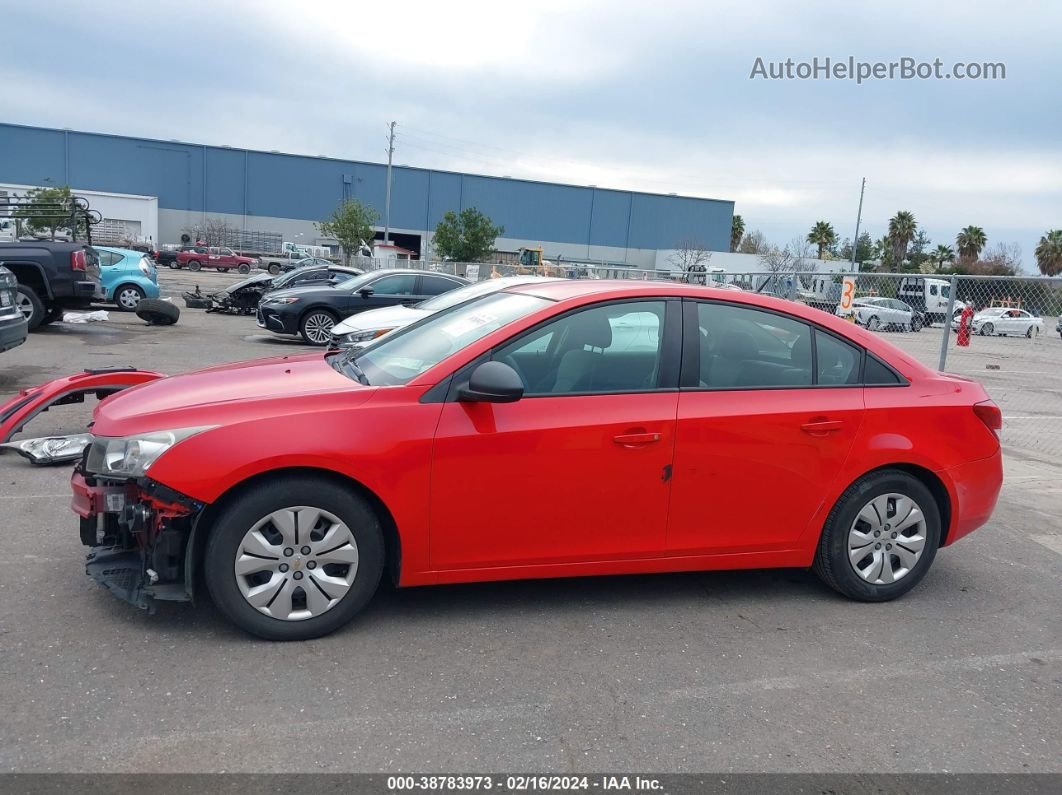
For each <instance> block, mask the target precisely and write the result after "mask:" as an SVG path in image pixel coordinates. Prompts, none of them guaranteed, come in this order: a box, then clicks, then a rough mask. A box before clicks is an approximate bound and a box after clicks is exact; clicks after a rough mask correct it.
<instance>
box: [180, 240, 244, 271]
mask: <svg viewBox="0 0 1062 795" xmlns="http://www.w3.org/2000/svg"><path fill="white" fill-rule="evenodd" d="M257 264H258V260H256V259H254V258H253V257H243V256H241V255H239V254H237V253H236V252H235V251H233V250H232V249H231V248H225V247H224V246H209V247H208V246H195V247H194V248H190V249H188V250H187V251H178V252H177V260H176V265H177V267H178V268H188V270H190V271H197V270H199V269H201V268H204V267H206V268H216V269H217V270H219V271H228V270H232V269H233V268H235V269H236V270H238V271H239V272H240V273H250V272H251V268H253V267H254V266H255V265H257Z"/></svg>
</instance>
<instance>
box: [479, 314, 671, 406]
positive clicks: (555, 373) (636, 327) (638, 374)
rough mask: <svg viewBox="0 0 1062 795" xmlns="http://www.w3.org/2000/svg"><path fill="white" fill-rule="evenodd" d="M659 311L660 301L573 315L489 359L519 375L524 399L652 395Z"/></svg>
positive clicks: (656, 380)
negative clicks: (647, 393) (506, 366)
mask: <svg viewBox="0 0 1062 795" xmlns="http://www.w3.org/2000/svg"><path fill="white" fill-rule="evenodd" d="M664 310H665V302H664V301H631V302H624V303H613V304H605V305H602V306H596V307H592V308H590V309H583V310H580V311H577V312H572V313H571V314H568V315H565V316H564V317H561V318H558V319H557V320H554V321H552V322H550V323H546V324H544V325H542V326H540V327H538V328H537V329H535V330H534V331H532V332H531V333H529V334H526V335H524V336H522V337H521V338H520V339H518V340H515V341H514V342H512V343H510V344H508V345H503V346H501V347H500V348H497V349H496V350H495V351H494V353H493V354H492V356H491V358H492V359H494V360H495V361H501V362H504V363H506V364H508V365H509V366H510V367H512V368H513V369H514V370H516V372H517V373H519V374H520V378H521V380H522V381H523V382H524V389H525V390H526V395H528V396H534V395H575V394H578V395H585V394H595V393H598V394H600V393H611V392H643V391H647V390H652V389H656V388H657V387H658V385H659V380H660V363H661V360H662V353H661V341H662V334H661V331H662V329H663V326H664Z"/></svg>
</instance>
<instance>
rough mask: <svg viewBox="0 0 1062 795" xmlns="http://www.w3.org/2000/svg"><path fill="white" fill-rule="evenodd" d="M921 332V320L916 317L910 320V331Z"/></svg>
mask: <svg viewBox="0 0 1062 795" xmlns="http://www.w3.org/2000/svg"><path fill="white" fill-rule="evenodd" d="M921 330H922V318H920V317H917V316H916V317H913V318H911V331H921Z"/></svg>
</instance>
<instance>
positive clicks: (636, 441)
mask: <svg viewBox="0 0 1062 795" xmlns="http://www.w3.org/2000/svg"><path fill="white" fill-rule="evenodd" d="M612 441H614V442H615V443H616V444H621V445H623V446H624V447H640V446H641V445H644V444H652V443H653V442H659V441H660V434H659V433H621V434H620V435H619V436H613V437H612Z"/></svg>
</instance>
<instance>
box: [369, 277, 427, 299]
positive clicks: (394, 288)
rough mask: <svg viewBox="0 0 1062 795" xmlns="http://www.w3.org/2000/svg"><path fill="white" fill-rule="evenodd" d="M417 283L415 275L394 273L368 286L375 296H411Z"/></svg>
mask: <svg viewBox="0 0 1062 795" xmlns="http://www.w3.org/2000/svg"><path fill="white" fill-rule="evenodd" d="M416 283H417V277H416V274H413V273H396V274H395V275H393V276H384V277H383V278H382V279H377V280H376V281H374V282H372V283H370V284H368V285H367V286H368V287H371V288H372V291H373V293H375V294H376V295H412V294H413V288H414V286H415V285H416Z"/></svg>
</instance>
